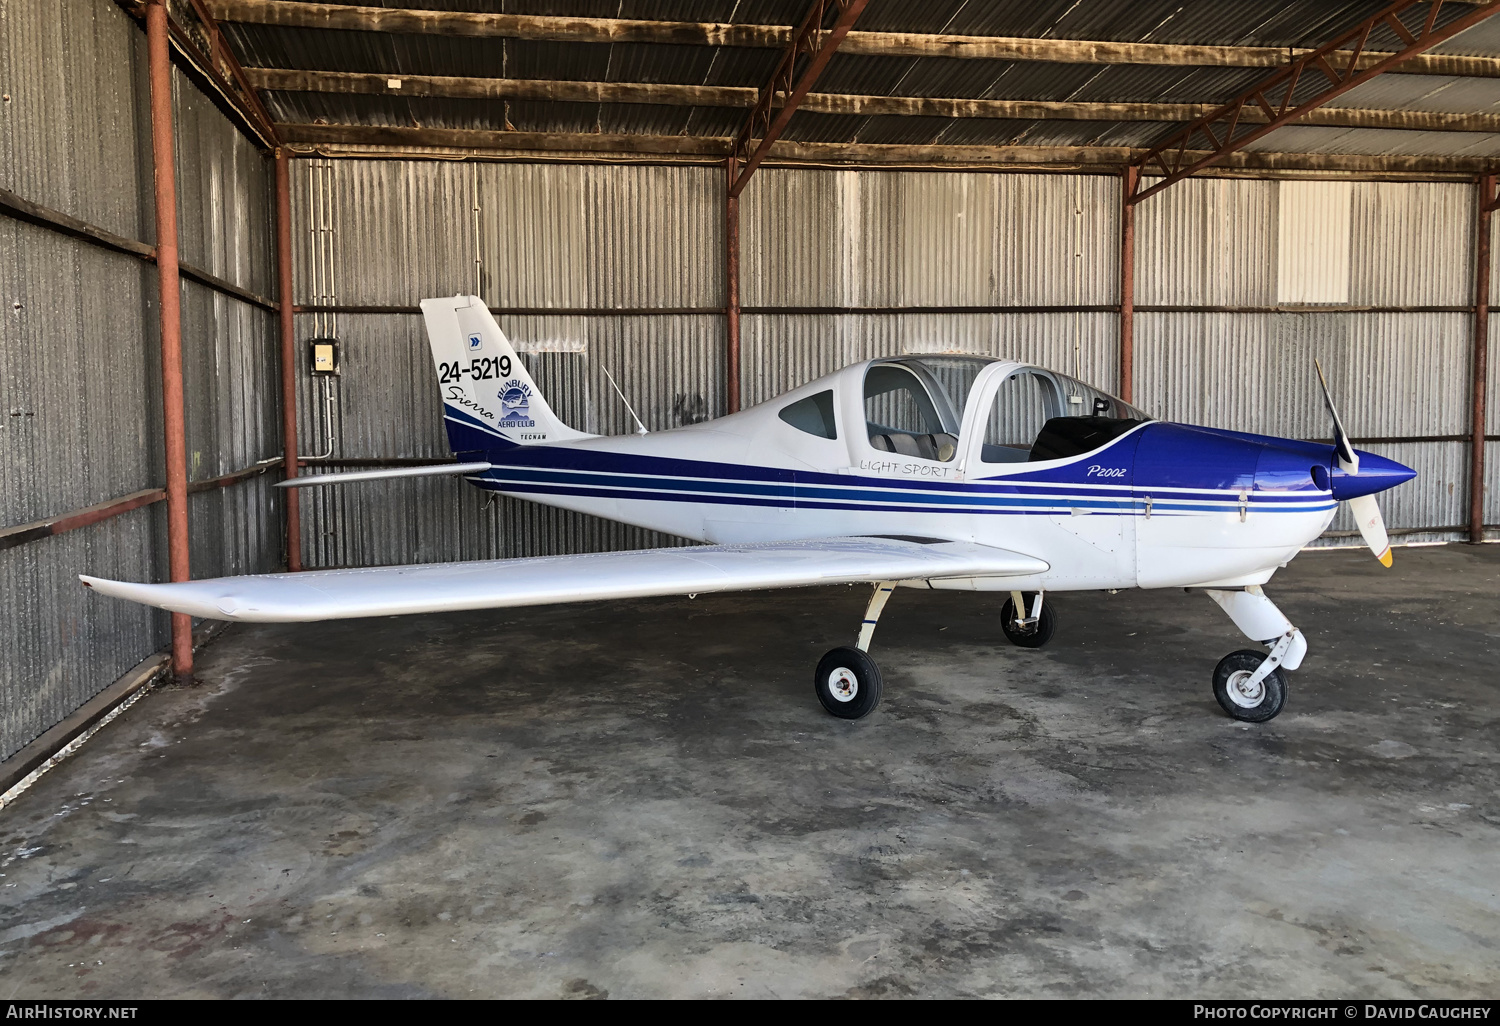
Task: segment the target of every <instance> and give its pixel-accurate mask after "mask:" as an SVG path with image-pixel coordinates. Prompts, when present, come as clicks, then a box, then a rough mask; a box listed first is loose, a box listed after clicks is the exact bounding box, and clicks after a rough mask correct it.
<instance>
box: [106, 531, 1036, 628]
mask: <svg viewBox="0 0 1500 1026" xmlns="http://www.w3.org/2000/svg"><path fill="white" fill-rule="evenodd" d="M1047 569H1048V565H1047V564H1046V563H1045V562H1043V561H1042V560H1040V559H1036V558H1034V557H1032V556H1026V555H1022V554H1021V553H1018V552H1011V551H1009V550H1007V549H999V548H994V547H993V546H989V545H976V544H974V543H972V542H952V541H938V540H920V539H910V538H825V539H817V540H813V541H798V542H766V543H759V544H752V545H703V546H687V547H683V548H670V549H645V550H641V551H636V552H600V553H591V554H587V555H577V556H538V557H534V558H529V559H500V560H489V561H482V562H471V563H434V564H427V565H422V566H391V567H371V568H368V569H360V570H314V571H309V572H307V573H300V574H261V575H254V576H247V577H219V578H215V579H212V580H204V581H185V582H182V583H178V584H132V583H129V582H125V581H107V580H101V579H99V578H96V577H80V578H79V579H80V580H81V581H83V583H84V584H85V585H87V586H89V587H90V588H93V589H94V590H95V591H98V592H100V593H102V594H105V595H110V596H112V597H114V598H122V599H128V600H130V601H132V602H140V603H142V604H144V605H148V606H156V607H158V608H161V609H170V610H172V611H173V612H177V613H188V614H191V615H193V616H199V617H205V618H208V619H213V620H242V621H248V622H258V623H278V622H280V623H286V622H297V621H309V620H342V619H351V618H354V617H361V616H396V615H400V614H404V613H437V612H456V611H459V610H465V609H499V608H504V607H507V606H534V605H549V604H554V603H559V602H592V601H597V600H600V599H629V598H645V597H649V596H653V595H684V594H711V593H714V592H720V591H750V590H755V589H761V588H795V587H804V586H808V585H818V584H845V583H854V582H861V581H896V580H933V579H938V578H944V577H1020V576H1030V575H1032V574H1039V573H1044V572H1046V570H1047Z"/></svg>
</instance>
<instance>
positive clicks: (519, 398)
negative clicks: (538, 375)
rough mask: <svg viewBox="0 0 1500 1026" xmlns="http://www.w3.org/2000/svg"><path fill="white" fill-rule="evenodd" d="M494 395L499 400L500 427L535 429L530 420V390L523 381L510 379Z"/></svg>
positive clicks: (534, 424)
mask: <svg viewBox="0 0 1500 1026" xmlns="http://www.w3.org/2000/svg"><path fill="white" fill-rule="evenodd" d="M496 395H497V396H498V397H499V399H500V426H501V427H536V421H534V420H532V419H531V388H530V387H529V386H528V385H527V384H526V383H525V382H524V381H521V380H520V379H519V378H512V379H511V380H510V381H507V382H506V383H505V386H504V387H503V388H501V389H500V391H499V392H497V393H496Z"/></svg>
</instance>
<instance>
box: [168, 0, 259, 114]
mask: <svg viewBox="0 0 1500 1026" xmlns="http://www.w3.org/2000/svg"><path fill="white" fill-rule="evenodd" d="M188 2H189V5H190V6H191V7H192V8H193V15H194V16H195V17H196V18H197V19H198V23H199V24H200V25H202V26H203V31H204V34H205V35H207V36H208V56H209V59H210V60H216V61H218V63H219V67H218V68H217V69H216V70H218V71H219V73H220V74H221V75H224V74H225V73H226V72H227V77H229V78H231V79H232V80H233V81H234V83H235V85H237V86H239V88H240V92H241V95H242V99H243V100H244V102H245V104H246V106H248V107H249V108H250V109H251V110H253V111H254V112H255V116H256V118H257V119H258V120H259V121H260V122H261V124H262V125H263V126H265V127H266V128H267V130H269V131H270V132H271V141H272V142H273V143H274V142H276V141H277V139H276V135H275V129H274V128H272V127H271V115H270V114H269V113H267V112H266V108H265V105H264V104H262V103H261V102H260V96H259V94H257V93H256V91H255V90H254V89H253V88H251V86H250V83H249V82H248V81H246V79H245V69H244V68H242V67H241V66H240V62H239V59H238V58H237V57H235V55H234V51H233V50H231V49H230V48H229V46H228V45H226V44H225V42H224V33H223V32H221V31H219V23H218V22H217V21H215V20H214V16H213V15H212V14H211V13H209V11H208V8H207V7H206V6H205V5H204V2H203V0H188Z"/></svg>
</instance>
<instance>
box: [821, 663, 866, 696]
mask: <svg viewBox="0 0 1500 1026" xmlns="http://www.w3.org/2000/svg"><path fill="white" fill-rule="evenodd" d="M828 692H829V694H831V695H833V698H834V701H837V702H852V701H854V696H855V695H857V694H859V678H858V677H856V676H855V675H854V671H853V670H851V669H849V668H848V667H847V666H840V667H839V668H838V669H836V670H834V671H833V672H832V673H830V674H829V675H828Z"/></svg>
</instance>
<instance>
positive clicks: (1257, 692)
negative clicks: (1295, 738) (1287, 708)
mask: <svg viewBox="0 0 1500 1026" xmlns="http://www.w3.org/2000/svg"><path fill="white" fill-rule="evenodd" d="M1265 661H1266V654H1265V653H1264V652H1256V651H1254V650H1253V649H1248V648H1242V649H1240V650H1239V651H1238V652H1231V653H1229V654H1228V655H1227V656H1225V657H1224V658H1223V659H1220V660H1219V665H1218V666H1216V667H1214V697H1215V698H1217V699H1218V700H1219V705H1220V706H1221V707H1222V708H1223V710H1224V711H1225V712H1227V713H1228V714H1229V715H1231V716H1233V717H1234V718H1235V719H1237V720H1245V721H1247V722H1249V723H1264V722H1266V721H1267V720H1269V719H1272V718H1273V717H1275V715H1276V714H1277V713H1279V712H1281V707H1282V706H1283V705H1285V704H1286V690H1287V688H1286V673H1284V672H1283V671H1282V669H1281V667H1279V666H1278V667H1277V668H1276V669H1274V670H1272V671H1271V672H1270V673H1268V674H1266V675H1265V677H1264V678H1263V679H1262V680H1260V681H1259V682H1258V683H1257V684H1256V685H1255V686H1254V687H1251V686H1250V678H1251V677H1253V676H1255V671H1256V670H1258V669H1259V668H1260V664H1261V663H1263V662H1265Z"/></svg>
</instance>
